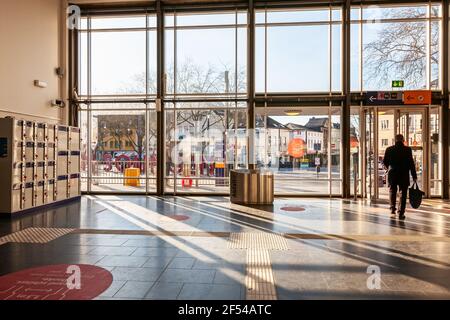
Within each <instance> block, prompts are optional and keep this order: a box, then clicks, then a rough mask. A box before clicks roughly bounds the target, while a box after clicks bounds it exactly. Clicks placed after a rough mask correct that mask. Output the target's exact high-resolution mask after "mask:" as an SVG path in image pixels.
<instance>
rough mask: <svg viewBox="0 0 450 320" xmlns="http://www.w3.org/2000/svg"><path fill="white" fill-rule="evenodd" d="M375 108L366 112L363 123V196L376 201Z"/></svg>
mask: <svg viewBox="0 0 450 320" xmlns="http://www.w3.org/2000/svg"><path fill="white" fill-rule="evenodd" d="M375 115H376V113H375V108H370V109H365V110H364V120H363V122H362V125H363V128H362V132H363V135H364V136H363V141H364V144H363V150H362V151H363V159H365V161H363V168H362V172H364V173H365V174H363V195H364V196H365V197H366V198H368V199H376V197H377V192H376V191H377V190H376V183H375V175H376V170H375V143H374V142H375V141H376V138H375V136H376V135H375V133H376V130H375V123H376V121H375V120H376V119H375V117H376V116H375Z"/></svg>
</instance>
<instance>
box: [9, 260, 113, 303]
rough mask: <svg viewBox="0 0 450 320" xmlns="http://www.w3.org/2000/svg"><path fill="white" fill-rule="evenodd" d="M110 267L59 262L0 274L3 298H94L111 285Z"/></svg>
mask: <svg viewBox="0 0 450 320" xmlns="http://www.w3.org/2000/svg"><path fill="white" fill-rule="evenodd" d="M112 281H113V276H112V274H111V272H109V271H108V270H106V269H103V268H100V267H97V266H93V265H84V264H74V265H70V264H59V265H50V266H43V267H37V268H32V269H26V270H22V271H18V272H14V273H10V274H7V275H4V276H1V277H0V300H92V299H94V298H95V297H97V296H99V295H100V294H101V293H103V292H104V291H105V290H106V289H108V288H109V287H110V286H111V283H112Z"/></svg>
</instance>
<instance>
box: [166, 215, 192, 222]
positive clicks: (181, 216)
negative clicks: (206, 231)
mask: <svg viewBox="0 0 450 320" xmlns="http://www.w3.org/2000/svg"><path fill="white" fill-rule="evenodd" d="M167 217H168V218H170V219H173V220H177V221H184V220H188V219H189V217H188V216H185V215H183V214H172V215H168V216H167Z"/></svg>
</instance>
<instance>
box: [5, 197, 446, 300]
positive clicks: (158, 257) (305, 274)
mask: <svg viewBox="0 0 450 320" xmlns="http://www.w3.org/2000/svg"><path fill="white" fill-rule="evenodd" d="M286 207H300V208H301V209H304V210H302V211H301V210H300V209H299V211H285V210H283V209H282V208H286ZM171 215H186V216H188V217H189V219H188V220H184V221H176V220H174V219H171V218H168V217H167V216H171ZM30 227H40V228H73V229H75V231H74V232H73V233H71V234H67V235H64V236H62V237H60V238H58V239H56V240H53V241H51V242H48V243H45V244H29V243H13V242H8V243H5V244H3V245H0V276H1V275H6V274H8V273H12V272H15V271H19V270H22V269H26V268H30V267H35V266H42V265H50V264H52V265H53V264H92V265H97V266H100V267H102V268H105V269H107V270H109V271H110V272H111V274H112V276H113V282H112V284H111V286H110V287H109V288H108V289H107V290H106V291H104V292H103V293H102V294H101V295H100V296H98V297H97V299H193V300H199V299H246V298H247V297H248V296H249V292H248V289H249V288H247V287H246V277H248V276H249V275H248V274H247V271H248V269H247V262H248V261H247V248H245V246H244V247H242V248H240V249H236V248H235V246H233V245H231V240H230V235H231V233H262V234H263V237H264V235H266V234H268V233H276V234H280V235H282V237H283V238H284V239H286V241H287V250H285V249H283V250H281V249H282V248H283V246H281V247H280V248H279V249H277V246H276V245H275V246H273V247H270V246H269V247H267V248H264V246H265V244H264V243H265V242H264V241H262V242H261V243H262V244H261V248H259V249H258V250H268V253H269V257H270V266H269V267H270V268H271V270H272V272H273V284H272V285H274V286H275V289H276V297H277V298H278V299H315V298H323V299H335V298H338V299H376V298H394V299H405V298H407V299H409V298H411V299H421V298H445V299H449V298H450V237H449V235H450V203H445V202H440V201H437V200H427V201H425V203H424V204H423V206H422V207H421V209H419V210H409V211H408V213H407V219H406V221H399V220H392V219H391V218H390V216H389V212H388V210H387V205H385V204H371V205H369V204H368V203H366V202H365V201H358V202H354V201H351V200H341V199H281V198H278V199H276V201H275V203H274V205H273V206H269V207H260V208H255V207H253V208H250V207H244V206H239V205H232V204H230V203H229V200H228V198H226V197H183V198H181V197H177V198H174V197H166V198H159V197H153V196H149V197H145V196H84V197H83V198H82V199H81V201H79V202H73V203H70V204H67V205H64V206H60V207H55V208H52V209H48V210H46V211H42V212H36V213H34V214H28V215H25V216H22V217H17V218H14V219H13V220H10V219H1V220H0V237H2V236H5V235H8V234H11V233H14V232H17V231H20V230H23V229H26V228H30ZM256 238H257V237H256ZM256 238H255V239H256ZM231 239H233V237H231ZM0 243H1V242H0ZM248 249H251V248H250V247H248ZM374 267H375V268H377V270H379V271H380V281H379V288H378V287H377V286H375V288H373V284H374V283H377V282H376V281H375V282H373V279H374V278H373V277H372V274H371V273H370V270H371V268H372V269H373V268H374ZM368 269H369V272H368ZM261 270H262V269H261ZM255 272H256V273H257V274H256V275H253V276H255V277H258V276H259V275H258V270H256V271H255ZM261 272H263V270H262V271H261ZM261 275H262V273H261ZM0 281H1V279H0ZM269 285H270V284H269ZM252 289H253V290H258V288H256V289H255V288H252ZM253 293H254V292H253Z"/></svg>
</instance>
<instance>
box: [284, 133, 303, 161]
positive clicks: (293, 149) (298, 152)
mask: <svg viewBox="0 0 450 320" xmlns="http://www.w3.org/2000/svg"><path fill="white" fill-rule="evenodd" d="M305 153H306V143H305V141H303V139H300V138H294V139H292V140H291V142H289V145H288V154H289V155H290V156H291V157H293V158H301V157H303V156H304V154H305Z"/></svg>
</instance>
